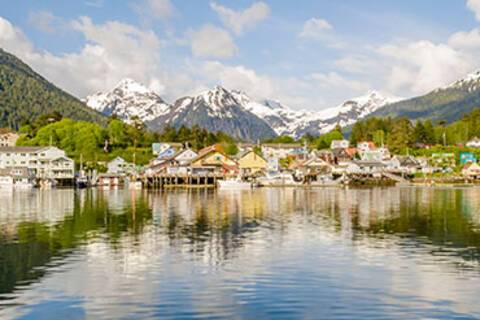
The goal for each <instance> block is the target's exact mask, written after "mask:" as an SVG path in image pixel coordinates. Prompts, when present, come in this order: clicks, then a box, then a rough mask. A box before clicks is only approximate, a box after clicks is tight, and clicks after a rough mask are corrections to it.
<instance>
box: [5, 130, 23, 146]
mask: <svg viewBox="0 0 480 320" xmlns="http://www.w3.org/2000/svg"><path fill="white" fill-rule="evenodd" d="M19 137H20V136H19V135H18V134H16V133H13V132H7V133H2V134H0V147H15V145H16V143H17V140H18V138H19Z"/></svg>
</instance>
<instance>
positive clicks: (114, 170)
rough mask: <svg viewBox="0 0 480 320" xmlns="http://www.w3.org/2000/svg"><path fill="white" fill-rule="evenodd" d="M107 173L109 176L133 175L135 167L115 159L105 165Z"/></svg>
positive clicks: (120, 158)
mask: <svg viewBox="0 0 480 320" xmlns="http://www.w3.org/2000/svg"><path fill="white" fill-rule="evenodd" d="M107 168H108V171H107V172H108V173H111V174H133V173H135V165H134V164H133V163H130V162H127V161H125V159H123V158H122V157H116V158H115V159H113V160H112V161H110V162H109V163H108V164H107Z"/></svg>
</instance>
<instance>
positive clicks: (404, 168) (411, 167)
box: [394, 156, 422, 174]
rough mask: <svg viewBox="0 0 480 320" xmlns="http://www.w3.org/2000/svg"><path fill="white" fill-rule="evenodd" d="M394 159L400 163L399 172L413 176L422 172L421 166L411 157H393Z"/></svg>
mask: <svg viewBox="0 0 480 320" xmlns="http://www.w3.org/2000/svg"><path fill="white" fill-rule="evenodd" d="M394 159H396V160H398V162H399V163H400V168H399V169H400V172H402V173H406V174H415V173H417V172H420V171H421V170H422V164H421V163H420V161H418V160H417V159H415V157H413V156H395V157H394Z"/></svg>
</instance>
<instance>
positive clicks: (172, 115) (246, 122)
mask: <svg viewBox="0 0 480 320" xmlns="http://www.w3.org/2000/svg"><path fill="white" fill-rule="evenodd" d="M165 125H170V126H173V127H180V126H183V125H184V126H193V125H198V126H200V127H202V128H206V129H209V130H210V131H222V132H225V133H227V134H229V135H231V136H233V137H237V138H239V139H243V140H249V141H256V140H258V139H265V138H272V137H275V136H276V133H275V131H274V130H273V129H272V128H271V127H270V126H269V125H268V124H267V123H266V122H265V121H264V120H263V119H261V118H259V117H258V116H256V115H254V114H253V113H251V112H250V111H248V110H246V109H245V108H243V106H242V103H241V102H240V101H238V100H237V98H236V97H235V95H233V94H232V93H231V92H229V91H228V90H226V89H225V88H222V87H220V86H216V87H215V88H214V89H213V90H208V91H204V92H201V93H200V94H198V95H196V96H192V97H184V98H180V99H178V100H177V101H175V103H174V104H173V105H172V106H171V108H170V110H169V112H168V113H167V114H165V115H163V116H160V117H158V118H157V119H155V120H154V121H152V122H150V123H149V126H150V127H152V128H155V129H158V128H162V127H163V126H165Z"/></svg>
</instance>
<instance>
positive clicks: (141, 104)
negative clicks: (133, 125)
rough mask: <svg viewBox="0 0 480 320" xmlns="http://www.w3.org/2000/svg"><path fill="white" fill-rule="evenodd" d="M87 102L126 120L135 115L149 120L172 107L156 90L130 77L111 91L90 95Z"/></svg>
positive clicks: (97, 108)
mask: <svg viewBox="0 0 480 320" xmlns="http://www.w3.org/2000/svg"><path fill="white" fill-rule="evenodd" d="M85 102H86V104H87V105H88V106H89V107H90V108H92V109H95V110H97V111H99V112H101V113H103V114H105V115H108V116H110V115H112V114H115V115H117V116H118V117H119V118H120V119H122V120H124V121H126V122H129V121H130V119H131V118H132V117H133V116H136V117H138V118H140V120H142V121H143V122H149V121H152V120H154V119H156V118H158V117H159V116H161V115H164V114H165V113H167V112H168V111H169V109H170V106H169V105H168V104H166V103H165V101H163V99H162V98H161V97H160V96H158V95H157V94H156V93H155V92H153V91H150V90H148V89H147V87H145V86H144V85H143V84H141V83H139V82H137V81H135V80H133V79H130V78H125V79H122V80H121V81H120V82H119V83H118V84H117V85H116V86H115V88H113V89H112V90H111V91H107V92H99V93H96V94H93V95H90V96H88V97H87V98H86V99H85Z"/></svg>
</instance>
